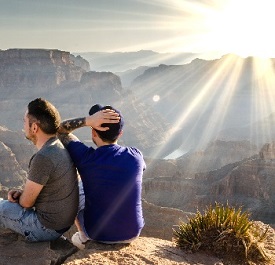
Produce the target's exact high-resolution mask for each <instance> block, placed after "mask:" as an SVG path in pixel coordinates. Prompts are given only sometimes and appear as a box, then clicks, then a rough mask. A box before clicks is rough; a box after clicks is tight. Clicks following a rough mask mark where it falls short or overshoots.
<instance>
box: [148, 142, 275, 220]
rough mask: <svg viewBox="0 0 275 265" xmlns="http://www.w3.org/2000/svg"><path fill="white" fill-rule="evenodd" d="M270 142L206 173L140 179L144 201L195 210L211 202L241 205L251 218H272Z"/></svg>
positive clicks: (274, 173) (274, 176) (274, 167)
mask: <svg viewBox="0 0 275 265" xmlns="http://www.w3.org/2000/svg"><path fill="white" fill-rule="evenodd" d="M274 146H275V145H274V143H271V144H269V145H268V146H264V147H263V149H262V150H261V152H260V155H259V156H252V157H250V158H246V159H243V160H242V161H239V162H235V163H231V164H228V165H226V166H223V167H222V168H220V169H216V170H214V171H210V172H204V173H196V174H191V178H188V177H187V175H184V174H183V175H182V176H180V177H175V176H174V177H173V176H170V177H155V178H151V179H150V178H147V179H145V180H144V188H143V196H144V198H145V199H146V200H147V201H148V202H152V203H154V204H157V205H161V206H166V207H175V208H179V209H182V210H183V211H191V212H195V211H196V209H200V210H201V209H204V208H205V207H206V206H207V205H209V204H214V203H215V202H221V203H227V202H228V203H229V204H231V205H236V206H243V208H244V209H245V210H249V211H250V212H251V213H252V217H253V218H255V219H257V220H261V221H264V222H266V223H274V219H275V208H274V204H275V195H274V189H275V159H274V158H273V156H272V155H270V154H272V153H274V152H275V150H274Z"/></svg>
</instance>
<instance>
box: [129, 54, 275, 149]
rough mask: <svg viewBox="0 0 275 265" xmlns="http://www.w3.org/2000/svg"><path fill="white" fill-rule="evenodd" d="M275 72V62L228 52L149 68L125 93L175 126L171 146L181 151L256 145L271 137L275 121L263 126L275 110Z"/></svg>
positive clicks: (272, 137)
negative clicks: (224, 143) (223, 143)
mask: <svg viewBox="0 0 275 265" xmlns="http://www.w3.org/2000/svg"><path fill="white" fill-rule="evenodd" d="M263 65H264V67H265V68H263V69H262V68H260V67H261V66H262V67H263ZM274 71H275V59H270V60H269V61H265V62H263V61H259V59H257V58H251V57H248V58H241V57H238V56H235V55H230V54H229V55H225V56H223V57H222V58H220V59H216V60H210V61H208V60H202V59H195V60H193V61H192V62H190V63H187V64H184V65H164V64H161V65H159V66H157V67H150V68H148V69H147V70H145V71H144V73H143V74H141V75H139V76H138V77H136V79H135V80H133V82H132V84H131V85H130V87H129V89H130V90H132V91H133V93H135V95H136V99H137V101H138V102H143V103H146V104H149V105H151V106H152V108H153V109H154V110H156V111H157V112H158V113H160V115H161V116H162V117H163V118H165V119H166V120H167V122H169V123H170V124H171V125H172V127H174V130H173V131H172V132H171V137H169V142H170V143H173V144H174V145H178V147H180V148H181V149H183V150H186V151H188V150H190V149H191V148H196V149H202V148H205V147H206V145H207V144H208V143H209V141H213V140H215V139H222V140H236V141H238V140H249V141H251V142H252V143H255V144H257V145H258V147H260V146H261V145H263V144H264V143H266V142H270V141H272V140H273V139H275V138H274V137H275V135H274V133H273V131H274V130H273V129H272V128H273V125H272V124H274V122H273V121H269V125H268V124H267V123H264V122H261V120H264V119H266V118H267V116H269V115H270V114H271V113H272V112H275V105H274V104H273V102H274V100H275V90H274V89H272V86H271V85H270V84H272V82H274V75H270V74H269V73H272V72H274ZM156 95H157V97H158V100H157V101H154V100H153V99H154V98H155V96H156ZM227 130H228V131H227ZM226 131H227V132H228V133H225V132H226Z"/></svg>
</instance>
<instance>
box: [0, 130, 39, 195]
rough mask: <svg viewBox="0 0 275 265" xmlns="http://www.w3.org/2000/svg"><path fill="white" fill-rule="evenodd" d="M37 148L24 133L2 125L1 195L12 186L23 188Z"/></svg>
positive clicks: (0, 140)
mask: <svg viewBox="0 0 275 265" xmlns="http://www.w3.org/2000/svg"><path fill="white" fill-rule="evenodd" d="M35 151H36V150H35V148H34V146H33V145H31V144H30V143H29V142H28V140H26V139H24V135H23V134H22V133H21V134H20V133H16V132H12V131H10V130H8V129H7V128H3V127H0V197H5V196H6V192H7V190H9V189H10V188H21V187H22V185H23V184H24V183H25V180H26V177H27V170H28V164H29V160H30V158H31V156H32V155H33V154H34V153H35Z"/></svg>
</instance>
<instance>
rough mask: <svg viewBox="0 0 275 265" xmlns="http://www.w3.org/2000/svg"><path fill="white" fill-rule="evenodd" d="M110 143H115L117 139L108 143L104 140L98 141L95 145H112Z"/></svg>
mask: <svg viewBox="0 0 275 265" xmlns="http://www.w3.org/2000/svg"><path fill="white" fill-rule="evenodd" d="M112 144H117V141H115V142H113V143H108V142H104V141H102V140H101V141H98V143H97V144H96V146H97V147H101V146H105V145H112Z"/></svg>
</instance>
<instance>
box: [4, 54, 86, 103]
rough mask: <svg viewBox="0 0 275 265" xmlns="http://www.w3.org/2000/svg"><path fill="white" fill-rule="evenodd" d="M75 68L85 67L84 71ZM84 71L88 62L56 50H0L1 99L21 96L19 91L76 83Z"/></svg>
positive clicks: (38, 90)
mask: <svg viewBox="0 0 275 265" xmlns="http://www.w3.org/2000/svg"><path fill="white" fill-rule="evenodd" d="M80 61H83V63H82V64H80V63H79V62H80ZM79 65H81V66H82V65H85V69H83V68H82V67H80V66H79ZM87 68H88V62H86V64H85V63H84V59H82V60H81V59H80V58H74V57H73V56H72V55H71V54H70V53H69V52H65V51H60V50H41V49H37V50H34V49H10V50H6V51H0V87H1V88H2V90H3V88H4V89H5V90H4V91H6V93H1V98H3V97H5V96H7V95H9V93H14V92H15V91H16V95H17V97H18V96H19V95H22V96H23V95H24V94H23V92H24V90H23V88H25V89H27V88H28V91H29V92H30V91H33V92H34V91H35V92H40V93H41V92H44V90H45V89H46V88H54V87H56V86H58V85H60V84H62V83H63V82H73V81H79V80H80V78H81V76H82V74H83V73H84V72H85V71H86V69H87ZM14 95H15V94H14Z"/></svg>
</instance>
